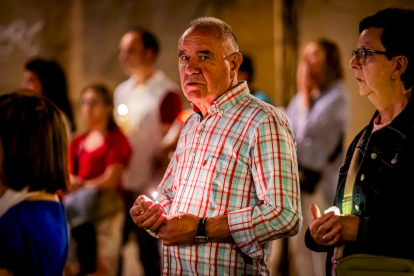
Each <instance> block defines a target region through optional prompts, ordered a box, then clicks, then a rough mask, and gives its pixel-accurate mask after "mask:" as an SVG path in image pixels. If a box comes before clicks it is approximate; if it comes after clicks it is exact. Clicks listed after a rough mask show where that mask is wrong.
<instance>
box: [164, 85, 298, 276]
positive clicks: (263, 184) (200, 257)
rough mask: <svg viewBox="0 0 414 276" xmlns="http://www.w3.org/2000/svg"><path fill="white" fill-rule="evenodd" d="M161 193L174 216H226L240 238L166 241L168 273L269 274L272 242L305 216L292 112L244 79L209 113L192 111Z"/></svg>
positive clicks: (291, 232) (287, 233)
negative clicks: (252, 89) (253, 89)
mask: <svg viewBox="0 0 414 276" xmlns="http://www.w3.org/2000/svg"><path fill="white" fill-rule="evenodd" d="M193 108H194V109H196V107H195V106H194V107H193ZM158 192H159V196H158V200H159V202H160V204H161V205H162V206H164V208H165V210H166V212H167V214H169V215H172V214H175V213H178V212H184V213H189V214H193V215H196V216H199V217H215V216H221V215H228V223H229V227H230V232H231V235H232V237H233V238H234V240H235V242H236V244H230V243H215V242H213V243H207V244H198V245H185V246H170V247H167V246H164V247H163V274H164V275H207V274H208V275H266V274H268V269H267V266H266V261H267V260H268V259H269V256H270V250H271V243H270V241H271V240H274V239H277V238H284V237H289V236H293V235H295V234H297V233H298V231H299V229H300V226H301V222H302V215H301V206H300V198H299V178H298V167H297V160H296V142H295V140H294V136H293V134H292V130H291V128H290V125H289V122H288V120H287V118H286V117H285V116H284V115H283V114H282V113H281V112H280V111H279V110H278V109H276V108H275V107H273V106H271V105H269V104H266V103H264V102H262V101H260V100H258V99H257V98H255V97H254V96H252V95H251V94H250V92H249V89H248V87H247V84H246V82H243V83H240V84H239V85H238V86H236V87H235V88H233V89H231V90H230V91H228V92H226V93H225V94H224V95H223V96H222V97H220V98H219V99H217V100H216V101H215V102H214V103H213V105H212V106H211V108H210V109H209V113H208V115H207V116H206V117H205V118H202V116H201V113H198V112H196V113H194V114H192V115H191V117H190V118H189V119H188V121H187V122H186V124H185V125H184V126H183V129H182V132H181V136H180V140H179V142H178V146H177V149H176V152H175V154H174V156H173V159H172V161H171V163H170V165H169V167H168V169H167V171H166V174H165V177H164V179H163V181H162V182H161V184H160V185H159V187H158Z"/></svg>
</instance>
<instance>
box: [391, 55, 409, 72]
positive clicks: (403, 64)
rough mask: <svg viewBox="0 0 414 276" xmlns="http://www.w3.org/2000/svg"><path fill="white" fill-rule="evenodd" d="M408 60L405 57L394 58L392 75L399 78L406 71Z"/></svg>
mask: <svg viewBox="0 0 414 276" xmlns="http://www.w3.org/2000/svg"><path fill="white" fill-rule="evenodd" d="M407 66H408V59H407V57H405V56H396V57H395V68H394V72H393V74H395V75H397V76H401V75H402V74H403V73H404V72H405V70H407Z"/></svg>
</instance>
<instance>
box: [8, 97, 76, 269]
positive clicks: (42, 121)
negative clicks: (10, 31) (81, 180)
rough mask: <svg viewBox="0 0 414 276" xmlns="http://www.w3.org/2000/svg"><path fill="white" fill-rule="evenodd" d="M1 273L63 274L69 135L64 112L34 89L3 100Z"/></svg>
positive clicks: (66, 237) (65, 253)
mask: <svg viewBox="0 0 414 276" xmlns="http://www.w3.org/2000/svg"><path fill="white" fill-rule="evenodd" d="M0 122H1V127H0V164H1V165H0V275H44V276H54V275H62V272H63V268H64V265H65V261H66V257H67V253H68V232H67V223H66V216H65V212H64V208H63V206H62V204H61V202H60V201H59V198H58V197H57V196H56V191H57V190H63V191H64V190H66V185H67V183H68V182H69V172H68V150H67V146H68V133H67V122H66V119H65V116H64V115H63V113H62V112H61V111H60V110H59V109H58V108H57V107H56V106H55V105H54V104H53V103H51V102H50V101H49V100H47V99H46V98H45V97H43V96H41V95H38V94H35V93H33V92H32V91H18V92H13V93H10V94H4V95H2V96H0Z"/></svg>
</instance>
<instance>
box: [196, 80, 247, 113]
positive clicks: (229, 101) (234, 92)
mask: <svg viewBox="0 0 414 276" xmlns="http://www.w3.org/2000/svg"><path fill="white" fill-rule="evenodd" d="M248 94H250V90H249V87H248V86H247V82H246V81H243V82H239V84H237V85H236V86H234V87H233V88H231V89H230V90H228V91H227V92H226V93H224V94H223V95H221V96H220V97H219V98H217V99H216V100H215V101H214V102H213V104H212V106H211V107H210V109H209V110H208V114H211V115H213V114H214V113H218V114H219V115H220V116H223V114H224V113H225V112H226V111H227V110H229V109H230V108H231V107H232V106H234V105H235V104H236V103H237V102H239V101H240V100H241V99H242V98H244V97H245V96H246V95H248ZM191 106H192V108H193V111H194V112H196V113H199V114H201V112H200V109H199V108H198V107H197V106H196V105H195V104H194V103H192V104H191Z"/></svg>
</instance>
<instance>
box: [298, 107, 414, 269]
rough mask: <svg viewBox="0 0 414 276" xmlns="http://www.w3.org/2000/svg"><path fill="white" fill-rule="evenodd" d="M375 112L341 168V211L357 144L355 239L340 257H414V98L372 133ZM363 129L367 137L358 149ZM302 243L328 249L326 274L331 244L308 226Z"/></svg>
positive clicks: (339, 188) (354, 198)
mask: <svg viewBox="0 0 414 276" xmlns="http://www.w3.org/2000/svg"><path fill="white" fill-rule="evenodd" d="M377 116H378V111H377V112H376V113H375V114H374V116H373V118H372V120H371V122H370V124H369V125H368V126H366V127H365V128H364V129H363V130H362V131H361V132H360V133H359V134H358V135H357V136H356V137H355V139H354V140H353V142H352V144H351V145H350V147H349V149H348V151H347V154H346V158H345V163H344V165H343V166H342V167H341V169H340V172H339V174H340V175H339V181H338V187H337V191H336V198H335V205H336V206H338V207H339V208H340V209H341V206H342V199H343V194H344V187H345V182H346V178H347V174H348V169H349V165H350V163H351V158H352V155H353V152H354V150H355V149H356V148H358V149H359V150H361V151H362V152H363V159H362V162H361V166H360V169H359V171H358V175H357V177H356V181H355V186H354V192H353V208H352V214H353V215H357V216H359V217H360V218H361V220H360V225H359V229H358V236H357V241H356V242H353V243H347V244H346V245H345V249H344V256H348V255H352V254H357V253H366V254H375V255H383V256H392V257H400V258H409V259H413V260H414V235H413V231H412V228H411V224H412V222H413V221H414V131H413V130H414V100H410V102H409V103H408V104H407V106H406V108H405V109H404V110H403V111H402V112H401V113H400V114H399V115H398V116H397V117H396V118H395V119H394V120H393V121H392V122H391V124H389V125H387V126H385V127H383V128H382V129H380V130H377V131H375V132H374V133H371V132H372V128H373V121H374V118H375V117H377ZM365 131H366V132H367V135H366V136H365V139H363V140H362V141H361V143H360V145H359V146H358V147H357V144H358V141H359V139H360V137H361V136H362V135H363V133H364V132H365ZM305 243H306V246H307V247H308V248H309V249H311V250H313V251H316V252H328V257H327V262H326V264H327V275H330V270H331V257H332V253H333V248H328V247H323V246H320V245H318V244H316V243H315V242H314V240H313V239H312V237H311V235H310V232H309V228H308V231H307V233H306V236H305ZM328 272H329V273H328Z"/></svg>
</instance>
